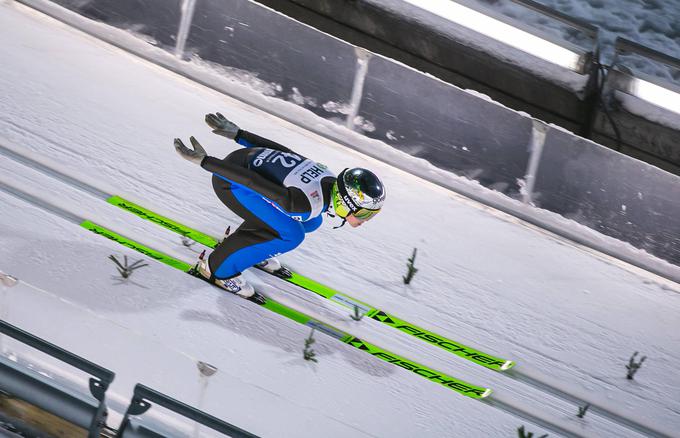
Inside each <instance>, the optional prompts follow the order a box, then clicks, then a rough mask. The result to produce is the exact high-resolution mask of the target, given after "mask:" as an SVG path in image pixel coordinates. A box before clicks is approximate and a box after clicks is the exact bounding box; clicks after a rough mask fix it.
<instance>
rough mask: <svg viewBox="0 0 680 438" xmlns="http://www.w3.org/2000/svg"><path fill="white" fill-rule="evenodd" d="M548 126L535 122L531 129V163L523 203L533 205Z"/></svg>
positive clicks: (527, 173)
mask: <svg viewBox="0 0 680 438" xmlns="http://www.w3.org/2000/svg"><path fill="white" fill-rule="evenodd" d="M548 129H549V128H548V125H546V124H545V123H543V122H541V121H538V120H533V125H532V128H531V142H530V143H529V163H528V165H527V171H526V174H525V177H524V180H525V184H526V185H525V187H524V191H523V193H522V202H524V203H525V204H531V202H532V201H533V199H532V196H533V193H534V185H535V184H536V173H537V172H538V166H539V164H540V162H541V155H542V154H543V145H544V144H545V136H546V134H547V132H548Z"/></svg>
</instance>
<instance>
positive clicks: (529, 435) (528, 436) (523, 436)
mask: <svg viewBox="0 0 680 438" xmlns="http://www.w3.org/2000/svg"><path fill="white" fill-rule="evenodd" d="M517 435H518V436H519V438H534V433H533V432H526V431H525V430H524V426H520V427H519V428H517ZM547 436H548V434H547V433H546V434H543V435H541V436H540V437H538V438H546V437H547Z"/></svg>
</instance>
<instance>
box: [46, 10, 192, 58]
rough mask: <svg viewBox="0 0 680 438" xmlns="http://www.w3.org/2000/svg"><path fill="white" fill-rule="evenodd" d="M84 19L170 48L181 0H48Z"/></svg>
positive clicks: (176, 25)
mask: <svg viewBox="0 0 680 438" xmlns="http://www.w3.org/2000/svg"><path fill="white" fill-rule="evenodd" d="M51 1H52V2H54V3H56V4H58V5H61V6H63V7H65V8H67V9H70V10H72V11H74V12H77V13H79V14H82V15H84V16H85V17H87V18H91V19H93V20H97V21H101V22H104V23H106V24H110V25H112V26H115V27H119V28H123V29H127V30H130V31H133V32H135V33H137V34H141V35H146V36H149V37H151V38H152V39H153V40H154V41H155V42H156V43H157V44H158V45H160V46H161V47H167V48H172V47H174V46H175V43H176V42H177V32H178V30H179V22H180V18H181V16H182V13H181V4H182V0H144V1H139V0H91V1H83V0H51Z"/></svg>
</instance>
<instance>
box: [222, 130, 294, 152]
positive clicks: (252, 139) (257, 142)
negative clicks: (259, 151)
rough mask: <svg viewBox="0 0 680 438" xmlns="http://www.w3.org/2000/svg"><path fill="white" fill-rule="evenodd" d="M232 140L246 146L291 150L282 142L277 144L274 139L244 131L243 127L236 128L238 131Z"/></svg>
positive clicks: (283, 150)
mask: <svg viewBox="0 0 680 438" xmlns="http://www.w3.org/2000/svg"><path fill="white" fill-rule="evenodd" d="M234 140H235V141H236V143H238V144H240V145H241V146H245V147H247V148H252V147H262V148H268V149H276V150H277V151H281V152H292V151H291V150H290V149H288V148H287V147H285V146H284V145H282V144H279V143H277V142H275V141H272V140H269V139H267V138H264V137H260V136H259V135H257V134H253V133H252V132H248V131H244V130H243V129H239V130H238V133H237V134H236V137H235V138H234Z"/></svg>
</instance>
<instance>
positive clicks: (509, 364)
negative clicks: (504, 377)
mask: <svg viewBox="0 0 680 438" xmlns="http://www.w3.org/2000/svg"><path fill="white" fill-rule="evenodd" d="M514 366H515V362H513V361H511V360H506V361H505V363H504V364H503V365H501V371H507V370H509V369H510V368H512V367H514Z"/></svg>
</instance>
